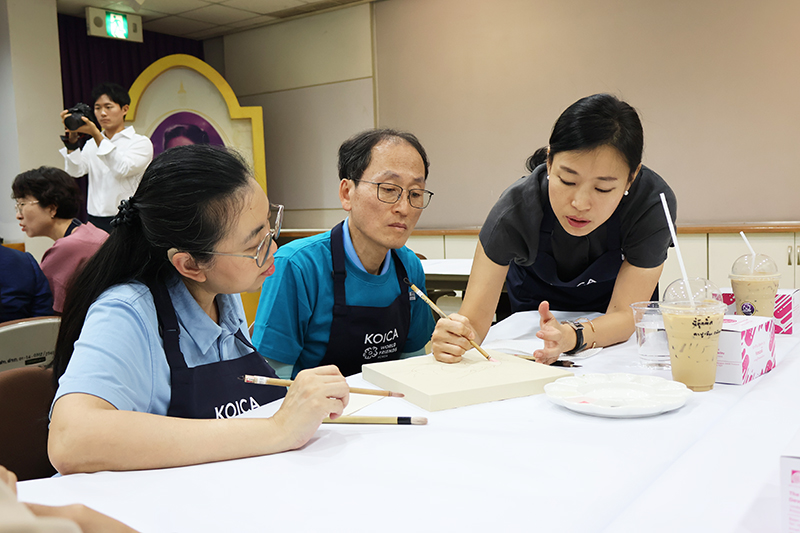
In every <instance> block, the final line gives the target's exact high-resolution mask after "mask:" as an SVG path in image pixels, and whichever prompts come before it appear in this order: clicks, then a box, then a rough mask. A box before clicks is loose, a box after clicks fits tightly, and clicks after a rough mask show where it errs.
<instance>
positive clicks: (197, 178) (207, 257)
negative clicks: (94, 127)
mask: <svg viewBox="0 0 800 533" xmlns="http://www.w3.org/2000/svg"><path fill="white" fill-rule="evenodd" d="M251 176H252V172H251V171H250V169H249V168H248V166H247V163H245V161H244V160H243V159H242V157H241V156H240V155H238V154H237V153H236V152H234V151H232V150H229V149H225V148H222V147H216V146H211V145H207V144H205V145H202V144H201V145H190V146H177V147H175V148H171V149H169V150H167V151H165V152H163V153H162V154H160V155H159V156H158V157H156V158H155V159H154V160H153V161H152V163H150V165H149V166H148V167H147V170H145V172H144V176H142V181H141V182H140V183H139V187H138V188H137V189H136V193H135V194H134V195H133V196H132V197H131V198H130V199H129V200H127V201H124V202H123V203H122V204H121V205H120V209H119V213H118V215H117V217H115V222H114V224H115V227H114V229H113V230H112V232H111V235H109V237H108V239H106V241H105V243H103V245H102V246H101V247H100V249H99V250H98V251H97V253H95V254H94V256H92V258H91V259H89V261H88V262H87V263H86V266H85V267H84V268H83V269H82V270H81V271H80V272H79V273H78V274H77V275H76V276H75V278H74V279H73V281H72V283H71V285H70V287H69V288H68V290H67V295H66V299H65V301H64V313H63V316H62V318H61V327H60V329H59V331H58V340H57V341H56V350H55V358H54V360H53V370H54V372H53V374H54V378H55V380H56V384H57V383H58V378H60V377H61V375H62V374H63V373H64V371H65V370H66V368H67V364H68V363H69V360H70V358H71V357H72V351H73V346H74V344H75V341H76V340H77V339H78V337H79V336H80V333H81V329H82V328H83V322H84V320H85V319H86V313H87V311H88V310H89V306H90V305H91V304H92V302H94V301H95V300H96V299H97V297H98V296H100V295H101V294H102V293H103V292H104V291H105V290H107V289H108V288H110V287H111V286H113V285H117V284H120V283H126V282H129V281H132V280H137V281H141V282H143V283H150V282H155V281H166V280H167V279H168V277H169V276H170V274H171V273H175V272H176V271H175V268H174V267H173V266H172V263H171V262H170V261H169V259H168V257H167V251H168V250H169V249H171V248H177V249H178V250H180V251H190V253H191V255H192V257H193V258H194V260H195V261H196V262H197V263H198V264H208V263H210V262H211V261H213V258H214V256H213V255H212V254H208V253H203V251H213V248H214V246H215V245H216V244H217V243H218V242H219V241H220V239H222V238H224V236H225V235H226V233H227V232H228V231H229V229H230V227H231V226H232V224H233V223H234V222H235V220H236V217H237V214H238V212H239V211H240V210H241V206H242V204H243V202H244V201H245V198H246V194H247V189H248V184H249V182H250V180H251V179H252V177H251ZM195 250H200V252H195Z"/></svg>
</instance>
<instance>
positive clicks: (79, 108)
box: [64, 102, 97, 131]
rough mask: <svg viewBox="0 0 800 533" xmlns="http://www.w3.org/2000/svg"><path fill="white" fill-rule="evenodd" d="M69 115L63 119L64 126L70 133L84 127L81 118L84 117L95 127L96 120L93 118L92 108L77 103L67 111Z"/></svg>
mask: <svg viewBox="0 0 800 533" xmlns="http://www.w3.org/2000/svg"><path fill="white" fill-rule="evenodd" d="M67 111H69V113H70V115H69V116H68V117H67V118H65V119H64V126H66V128H67V129H68V130H70V131H75V130H77V129H78V128H80V127H81V126H83V125H84V122H83V120H82V119H81V117H86V118H88V119H89V120H91V121H92V122H94V123H95V125H97V120H96V119H95V118H94V112H93V111H92V108H91V107H89V106H88V105H86V104H84V103H80V102H79V103H77V104H75V105H74V106H72V107H70V108H69V109H67Z"/></svg>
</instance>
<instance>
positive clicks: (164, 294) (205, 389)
mask: <svg viewBox="0 0 800 533" xmlns="http://www.w3.org/2000/svg"><path fill="white" fill-rule="evenodd" d="M148 287H149V288H150V292H151V293H152V294H153V300H154V302H155V305H156V314H157V315H158V330H159V333H160V334H161V337H162V338H163V339H164V352H166V354H167V362H168V363H169V369H170V382H171V391H172V395H171V398H170V402H169V410H168V411H167V416H175V417H180V418H231V417H234V416H236V415H240V414H242V413H243V412H245V411H249V410H251V409H255V408H256V407H259V406H261V405H264V404H267V403H269V402H271V401H273V400H277V399H279V398H283V397H284V396H285V395H286V389H285V388H284V387H273V386H264V385H253V384H250V383H245V382H244V381H243V380H242V379H241V377H242V376H244V375H245V374H251V375H256V376H267V377H271V378H276V377H278V376H277V375H276V374H275V371H274V370H273V369H272V367H271V366H269V364H268V363H267V362H266V361H265V360H264V358H263V357H262V356H261V354H259V353H258V351H256V349H255V348H254V347H253V345H252V344H251V343H250V342H249V341H248V340H247V338H246V337H245V336H244V335H243V334H242V331H241V329H240V330H237V331H236V333H235V334H234V336H235V337H236V338H237V339H239V341H240V342H242V343H244V344H245V346H248V347H250V348H253V351H252V352H251V353H249V354H248V355H245V356H244V357H239V358H238V359H232V360H225V361H217V362H215V363H209V364H207V365H200V366H196V367H194V368H189V367H188V366H187V365H186V360H185V359H184V358H183V353H181V348H180V343H179V341H178V335H179V329H178V317H177V316H176V315H175V308H174V307H173V306H172V299H171V298H170V296H169V291H168V290H167V287H166V286H165V285H164V284H163V283H158V282H156V283H154V284H148Z"/></svg>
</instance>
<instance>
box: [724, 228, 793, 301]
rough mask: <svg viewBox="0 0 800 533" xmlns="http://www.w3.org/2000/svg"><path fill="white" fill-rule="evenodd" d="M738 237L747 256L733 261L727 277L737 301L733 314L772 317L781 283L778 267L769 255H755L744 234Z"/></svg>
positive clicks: (741, 233) (741, 232)
mask: <svg viewBox="0 0 800 533" xmlns="http://www.w3.org/2000/svg"><path fill="white" fill-rule="evenodd" d="M739 235H741V236H742V239H743V240H744V242H745V244H746V245H747V248H748V249H749V250H750V253H749V254H747V255H743V256H741V257H739V258H738V259H737V260H736V261H734V262H733V266H732V267H731V273H730V275H729V276H728V277H729V278H730V280H731V288H732V289H733V296H734V298H735V299H736V314H737V315H745V316H750V315H756V316H767V317H771V316H773V315H774V313H775V295H776V294H777V292H778V286H779V285H780V280H781V275H780V273H779V272H778V265H777V263H775V261H774V260H773V259H772V258H771V257H770V256H768V255H764V254H758V253H756V251H755V250H754V249H753V246H752V245H751V244H750V241H749V240H748V238H747V236H746V235H745V234H744V232H743V231H740V232H739Z"/></svg>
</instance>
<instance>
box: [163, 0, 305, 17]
mask: <svg viewBox="0 0 800 533" xmlns="http://www.w3.org/2000/svg"><path fill="white" fill-rule="evenodd" d="M147 1H149V0H147ZM307 3H308V2H304V1H302V0H228V1H227V2H225V4H224V5H226V6H228V7H235V8H237V9H244V10H245V11H252V12H253V13H261V14H262V15H266V14H268V13H272V12H273V11H281V10H284V9H289V8H292V7H297V6H302V5H304V4H307Z"/></svg>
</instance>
